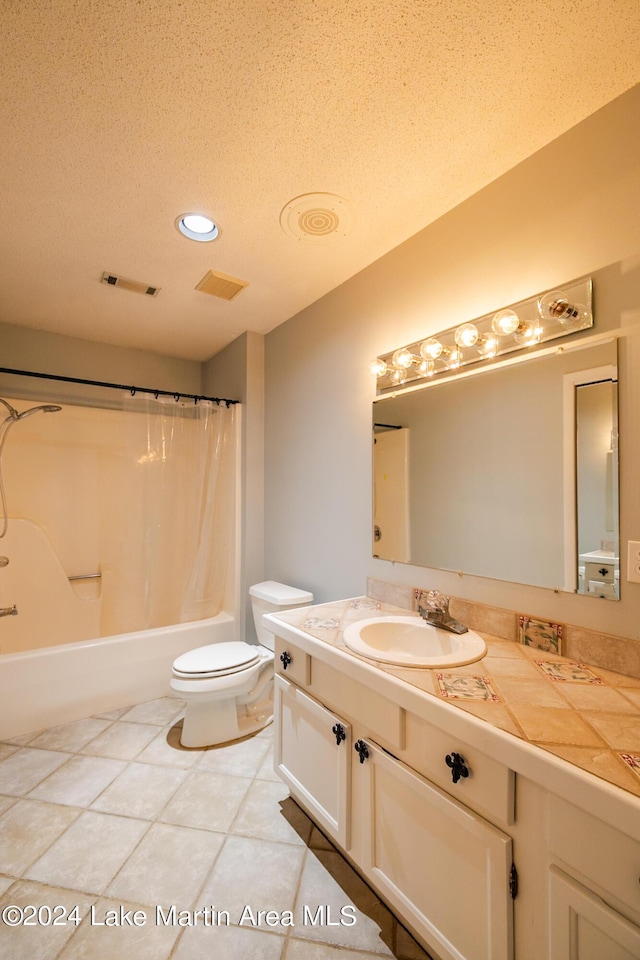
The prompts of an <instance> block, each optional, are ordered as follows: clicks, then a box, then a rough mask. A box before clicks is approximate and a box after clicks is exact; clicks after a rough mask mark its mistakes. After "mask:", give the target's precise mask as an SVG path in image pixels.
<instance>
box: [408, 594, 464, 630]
mask: <svg viewBox="0 0 640 960" xmlns="http://www.w3.org/2000/svg"><path fill="white" fill-rule="evenodd" d="M449 600H450V597H445V595H444V594H443V593H440V591H439V590H429V591H425V590H422V591H421V592H420V593H419V595H418V613H419V614H420V616H421V617H422V619H423V620H424V621H425V622H426V623H430V624H431V625H432V626H433V627H440V628H441V629H442V630H448V631H449V633H467V631H468V627H465V625H464V623H460V621H459V620H456V619H455V617H452V616H451V614H450V613H449Z"/></svg>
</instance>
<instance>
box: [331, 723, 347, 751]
mask: <svg viewBox="0 0 640 960" xmlns="http://www.w3.org/2000/svg"><path fill="white" fill-rule="evenodd" d="M331 732H332V733H333V735H334V736H335V738H336V743H337V745H338V746H340V744H341V743H342V741H343V740H346V739H347V735H346V733H345V732H344V727H343V726H342V724H341V723H334V725H333V726H332V727H331Z"/></svg>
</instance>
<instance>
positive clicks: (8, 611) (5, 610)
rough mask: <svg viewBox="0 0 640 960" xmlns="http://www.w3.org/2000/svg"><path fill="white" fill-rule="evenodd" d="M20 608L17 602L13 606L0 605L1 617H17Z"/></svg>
mask: <svg viewBox="0 0 640 960" xmlns="http://www.w3.org/2000/svg"><path fill="white" fill-rule="evenodd" d="M17 616H18V608H17V607H16V605H15V603H14V605H13V606H12V607H0V617H17Z"/></svg>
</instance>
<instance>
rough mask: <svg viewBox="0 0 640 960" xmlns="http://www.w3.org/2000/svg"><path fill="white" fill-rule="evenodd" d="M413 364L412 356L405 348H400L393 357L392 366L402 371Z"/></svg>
mask: <svg viewBox="0 0 640 960" xmlns="http://www.w3.org/2000/svg"><path fill="white" fill-rule="evenodd" d="M412 363H413V354H412V353H410V351H409V350H407V348H406V347H401V348H400V349H399V350H396V352H395V353H394V355H393V365H394V367H400V368H402V369H403V370H408V369H409V367H410V366H411V364H412Z"/></svg>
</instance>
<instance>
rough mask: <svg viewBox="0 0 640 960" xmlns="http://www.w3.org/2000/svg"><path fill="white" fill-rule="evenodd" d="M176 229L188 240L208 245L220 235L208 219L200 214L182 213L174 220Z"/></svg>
mask: <svg viewBox="0 0 640 960" xmlns="http://www.w3.org/2000/svg"><path fill="white" fill-rule="evenodd" d="M176 228H177V229H178V230H179V231H180V233H181V234H182V235H183V236H185V237H188V238H189V240H199V241H200V243H208V242H209V241H210V240H215V239H216V237H218V236H219V235H220V230H219V228H218V227H217V226H216V224H215V223H214V222H213V220H212V219H211V218H210V217H205V216H203V215H202V214H201V213H183V214H182V215H181V216H179V217H178V219H177V220H176Z"/></svg>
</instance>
